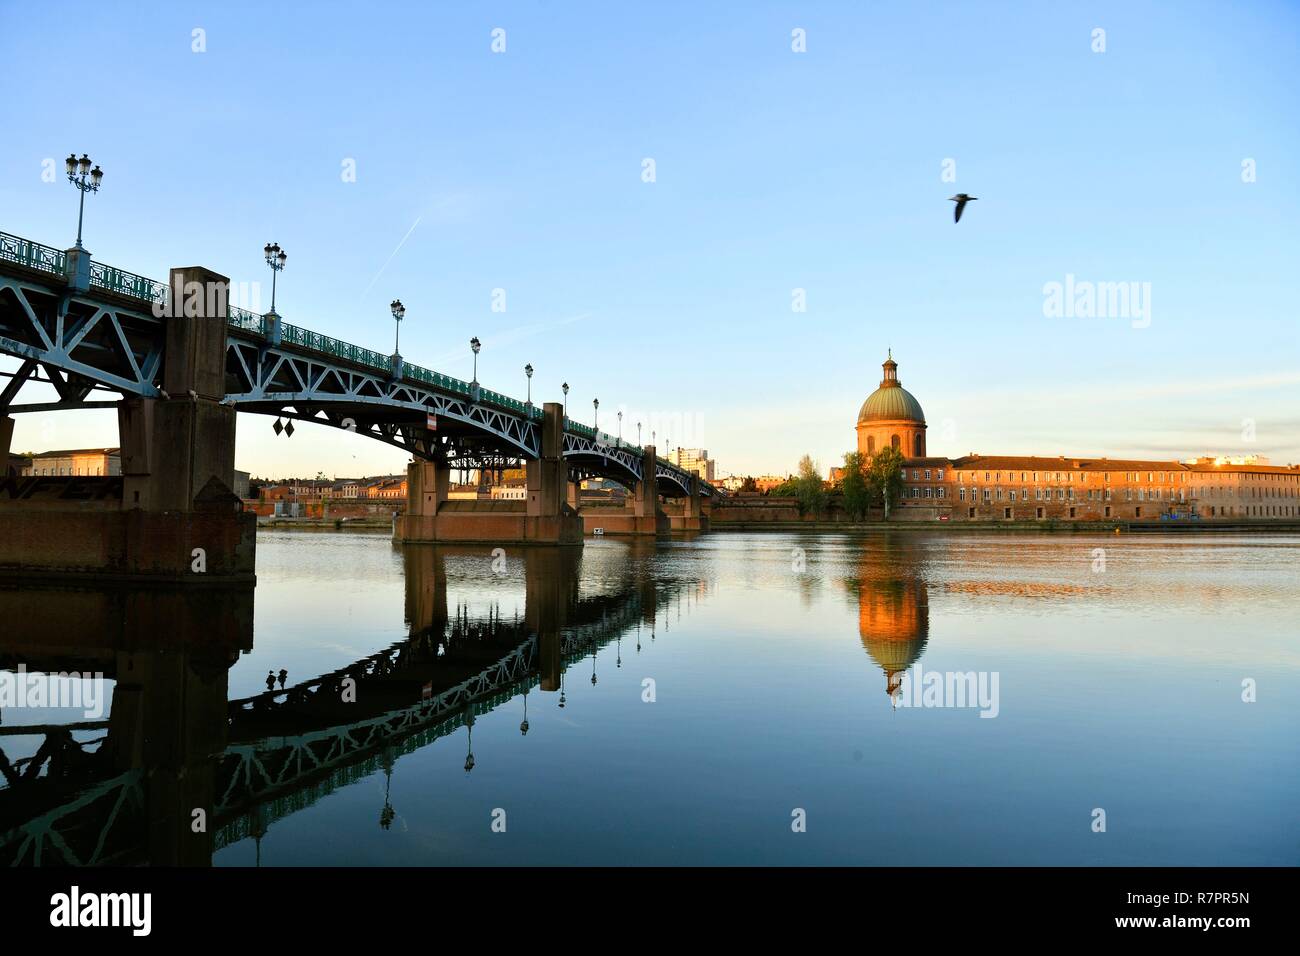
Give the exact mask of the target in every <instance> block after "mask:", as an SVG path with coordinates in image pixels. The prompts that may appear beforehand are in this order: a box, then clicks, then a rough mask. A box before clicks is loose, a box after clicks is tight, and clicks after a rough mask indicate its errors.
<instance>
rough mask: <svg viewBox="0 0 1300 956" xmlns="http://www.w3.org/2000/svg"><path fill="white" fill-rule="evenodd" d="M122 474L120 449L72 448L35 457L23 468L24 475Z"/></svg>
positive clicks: (45, 452)
mask: <svg viewBox="0 0 1300 956" xmlns="http://www.w3.org/2000/svg"><path fill="white" fill-rule="evenodd" d="M121 473H122V452H121V449H118V448H70V449H65V450H62V451H43V452H41V453H40V454H37V455H33V456H32V457H31V459H30V460H29V461H28V462H27V464H26V465H24V467H23V474H24V475H87V476H97V477H105V476H108V475H120V474H121Z"/></svg>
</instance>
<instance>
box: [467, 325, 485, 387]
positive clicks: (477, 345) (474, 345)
mask: <svg viewBox="0 0 1300 956" xmlns="http://www.w3.org/2000/svg"><path fill="white" fill-rule="evenodd" d="M469 347H470V350H471V351H472V352H473V353H474V382H473V384H474V385H475V386H476V387H477V386H478V350H479V349H481V348H482V347H483V343H482V342H480V341H479V340H478V336H477V335H476V336H474V337H473V338H472V339H470V340H469Z"/></svg>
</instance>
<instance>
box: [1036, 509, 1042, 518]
mask: <svg viewBox="0 0 1300 956" xmlns="http://www.w3.org/2000/svg"><path fill="white" fill-rule="evenodd" d="M1042 516H1043V509H1042V508H1041V507H1040V508H1035V509H1034V517H1035V518H1041V517H1042Z"/></svg>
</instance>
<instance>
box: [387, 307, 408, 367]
mask: <svg viewBox="0 0 1300 956" xmlns="http://www.w3.org/2000/svg"><path fill="white" fill-rule="evenodd" d="M388 308H389V309H391V310H392V313H393V319H394V321H395V322H396V324H397V330H396V331H395V332H394V333H393V354H394V355H398V354H400V353H399V351H398V348H397V343H398V340H399V339H400V338H401V336H402V319H404V318H406V306H404V305H402V300H401V299H394V300H393V301H392V302H390V303H389V304H388Z"/></svg>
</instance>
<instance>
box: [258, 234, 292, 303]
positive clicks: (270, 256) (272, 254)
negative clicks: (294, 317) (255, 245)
mask: <svg viewBox="0 0 1300 956" xmlns="http://www.w3.org/2000/svg"><path fill="white" fill-rule="evenodd" d="M262 254H263V255H264V256H265V257H266V264H267V265H268V266H270V267H271V314H272V315H275V277H276V276H277V275H279V274H280V270H282V269H283V268H284V260H285V259H288V258H289V256H288V255H286V254H285V251H284V250H283V249H281V248H280V244H279V243H278V242H268V243H267V244H266V245H265V246H263V247H262Z"/></svg>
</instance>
